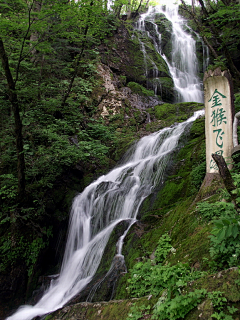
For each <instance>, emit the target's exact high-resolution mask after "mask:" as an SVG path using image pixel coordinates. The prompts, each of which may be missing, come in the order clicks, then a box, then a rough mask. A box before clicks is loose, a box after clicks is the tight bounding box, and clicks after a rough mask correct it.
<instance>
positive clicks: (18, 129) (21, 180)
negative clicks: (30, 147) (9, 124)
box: [0, 38, 25, 203]
mask: <svg viewBox="0 0 240 320" xmlns="http://www.w3.org/2000/svg"><path fill="white" fill-rule="evenodd" d="M0 58H1V61H2V66H3V70H4V73H5V76H6V79H7V83H8V88H9V101H10V103H11V105H12V109H13V115H14V121H15V136H16V149H17V159H18V163H17V173H18V196H17V201H18V202H19V203H20V202H22V200H23V197H24V194H25V159H24V151H23V137H22V122H21V118H20V114H19V103H18V97H17V93H16V88H15V82H14V80H13V77H12V73H11V70H10V67H9V62H8V57H7V55H6V52H5V48H4V44H3V41H2V39H1V38H0Z"/></svg>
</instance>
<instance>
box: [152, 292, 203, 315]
mask: <svg viewBox="0 0 240 320" xmlns="http://www.w3.org/2000/svg"><path fill="white" fill-rule="evenodd" d="M206 293H207V290H206V289H198V290H195V291H193V292H189V293H186V294H185V295H177V296H176V297H175V298H173V299H166V300H165V301H162V300H161V299H159V301H158V303H157V304H156V306H155V308H154V310H153V319H158V320H165V319H171V320H176V319H182V318H184V317H185V315H186V314H187V313H188V312H189V311H190V310H192V309H193V308H195V307H196V306H197V305H198V304H199V303H200V302H201V301H202V299H203V298H204V297H205V296H206Z"/></svg>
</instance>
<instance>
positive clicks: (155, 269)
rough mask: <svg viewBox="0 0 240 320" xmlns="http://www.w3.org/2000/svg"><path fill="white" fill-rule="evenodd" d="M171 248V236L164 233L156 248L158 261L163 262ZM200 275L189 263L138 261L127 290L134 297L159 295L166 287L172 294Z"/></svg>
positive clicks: (132, 270)
mask: <svg viewBox="0 0 240 320" xmlns="http://www.w3.org/2000/svg"><path fill="white" fill-rule="evenodd" d="M162 245H163V248H162V247H161V246H162ZM171 248H172V246H170V238H169V236H168V235H166V234H165V235H163V236H162V237H161V238H160V239H159V242H158V246H157V249H156V261H157V262H163V260H164V257H165V258H166V256H167V254H168V253H169V251H170V249H171ZM200 276H201V273H200V272H198V271H193V270H191V268H190V267H189V265H188V264H183V263H178V264H176V265H173V266H171V265H169V264H165V265H162V264H155V262H154V261H150V260H146V261H143V262H138V263H136V264H135V265H134V267H133V268H132V269H131V270H130V278H129V279H128V288H127V290H128V292H129V293H130V295H131V296H133V297H141V296H144V295H147V294H153V295H158V294H159V293H160V292H161V291H162V290H164V289H168V290H169V294H170V295H171V293H173V294H176V293H178V292H181V290H182V288H183V287H184V286H185V285H186V284H187V282H189V281H191V280H193V279H196V278H198V277H200Z"/></svg>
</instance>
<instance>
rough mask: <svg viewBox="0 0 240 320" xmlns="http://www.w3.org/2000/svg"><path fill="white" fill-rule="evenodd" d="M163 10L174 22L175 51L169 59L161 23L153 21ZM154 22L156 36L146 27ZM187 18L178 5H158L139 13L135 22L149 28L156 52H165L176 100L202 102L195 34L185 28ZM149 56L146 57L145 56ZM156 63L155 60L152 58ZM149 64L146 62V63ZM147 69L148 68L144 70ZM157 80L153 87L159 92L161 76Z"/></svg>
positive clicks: (144, 28) (173, 39) (173, 40)
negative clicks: (159, 25)
mask: <svg viewBox="0 0 240 320" xmlns="http://www.w3.org/2000/svg"><path fill="white" fill-rule="evenodd" d="M159 13H160V14H164V15H165V17H166V18H167V20H169V21H170V22H171V24H172V39H171V41H172V54H171V59H168V58H167V57H166V56H165V55H164V54H163V52H162V48H161V34H160V33H159V31H158V26H157V24H156V23H155V22H154V20H155V17H156V15H157V14H159ZM146 21H147V22H149V23H151V24H152V26H153V29H154V36H153V34H152V33H150V32H148V31H147V30H146V23H145V22H146ZM184 26H186V21H185V20H184V19H183V18H181V17H180V15H179V14H178V6H177V5H174V6H164V7H161V6H156V7H150V8H149V9H148V11H147V12H146V13H145V14H142V15H141V16H140V19H139V21H138V22H137V24H136V28H137V29H138V30H140V31H144V32H146V34H147V35H148V37H150V38H151V39H152V41H153V43H154V46H155V49H156V50H157V52H158V53H159V54H160V55H162V57H163V58H164V60H165V61H166V63H167V65H168V68H169V71H170V74H171V76H172V79H173V82H174V87H175V90H176V92H177V97H176V101H177V102H191V101H195V102H203V92H202V84H201V81H200V79H199V77H198V61H197V56H196V46H195V40H194V39H193V37H192V36H191V35H190V34H189V33H188V32H186V31H185V30H184ZM140 43H141V47H142V48H143V49H142V50H143V54H144V55H145V56H146V50H145V47H144V43H143V42H142V41H140ZM145 59H146V57H145ZM150 62H151V63H152V65H153V69H154V70H155V69H156V73H157V67H154V61H150ZM145 65H146V64H145ZM145 73H146V74H147V73H148V70H145ZM156 80H158V81H155V86H154V88H153V89H154V91H155V93H156V92H157V86H159V85H161V80H159V79H158V78H157V79H156Z"/></svg>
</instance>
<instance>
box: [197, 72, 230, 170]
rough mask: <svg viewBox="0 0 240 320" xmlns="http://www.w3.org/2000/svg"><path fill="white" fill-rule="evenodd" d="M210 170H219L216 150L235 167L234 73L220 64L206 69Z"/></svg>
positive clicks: (207, 141) (205, 90) (205, 88)
mask: <svg viewBox="0 0 240 320" xmlns="http://www.w3.org/2000/svg"><path fill="white" fill-rule="evenodd" d="M203 82H204V96H205V132H206V162H207V164H206V172H207V174H208V173H218V166H217V164H216V162H215V161H214V159H213V158H212V154H213V153H215V154H218V155H220V156H223V158H224V159H225V161H226V163H227V164H228V167H231V164H232V160H231V151H232V148H233V118H234V104H233V85H232V79H231V75H230V73H229V72H228V71H227V70H224V71H221V69H220V68H217V69H215V70H214V71H208V72H205V75H204V80H203Z"/></svg>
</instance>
